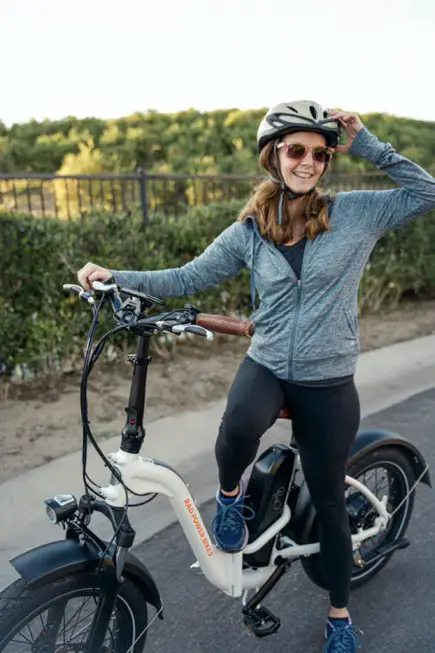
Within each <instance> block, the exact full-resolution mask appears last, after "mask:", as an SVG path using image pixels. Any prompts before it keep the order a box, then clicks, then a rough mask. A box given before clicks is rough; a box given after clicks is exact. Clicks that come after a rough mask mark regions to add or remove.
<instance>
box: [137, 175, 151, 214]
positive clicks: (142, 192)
mask: <svg viewBox="0 0 435 653" xmlns="http://www.w3.org/2000/svg"><path fill="white" fill-rule="evenodd" d="M136 176H137V181H138V185H139V197H140V205H141V209H142V216H143V222H144V224H148V203H147V190H146V185H145V180H146V176H145V173H144V171H143V168H136Z"/></svg>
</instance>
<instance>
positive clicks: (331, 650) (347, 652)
mask: <svg viewBox="0 0 435 653" xmlns="http://www.w3.org/2000/svg"><path fill="white" fill-rule="evenodd" d="M363 634H364V633H363V631H362V630H361V628H358V627H357V626H355V625H354V624H346V625H344V626H334V629H333V631H332V633H331V635H330V636H329V639H328V641H327V642H326V644H325V646H324V649H323V653H354V651H355V650H356V649H357V648H361V642H360V640H359V635H363Z"/></svg>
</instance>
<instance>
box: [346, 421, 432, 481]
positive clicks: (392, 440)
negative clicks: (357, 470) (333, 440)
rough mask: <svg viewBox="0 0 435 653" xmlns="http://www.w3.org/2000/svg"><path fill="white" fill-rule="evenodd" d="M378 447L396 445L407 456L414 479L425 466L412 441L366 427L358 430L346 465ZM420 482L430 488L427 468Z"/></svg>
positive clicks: (389, 432)
mask: <svg viewBox="0 0 435 653" xmlns="http://www.w3.org/2000/svg"><path fill="white" fill-rule="evenodd" d="M379 447H396V448H398V449H401V451H402V453H403V454H405V456H406V457H407V458H408V460H409V462H410V464H411V466H412V469H413V471H414V474H415V478H416V479H417V478H419V477H420V476H421V475H422V474H423V472H424V470H425V469H426V467H427V462H426V460H425V459H424V457H423V455H422V454H421V453H420V451H419V450H418V449H417V447H416V446H415V445H414V444H412V442H410V441H409V440H407V439H406V438H404V437H403V436H402V435H398V434H397V433H393V432H392V431H385V430H383V429H368V430H367V431H359V432H358V434H357V436H356V438H355V441H354V443H353V446H352V449H351V452H350V458H349V462H348V467H350V466H351V465H352V464H353V463H355V462H356V461H358V460H359V459H360V458H362V456H365V455H366V454H367V453H370V452H371V451H373V450H374V449H379ZM420 482H421V483H424V484H425V485H428V486H429V487H430V488H431V487H432V482H431V478H430V472H429V469H427V470H426V472H425V473H424V474H423V476H422V478H421V479H420Z"/></svg>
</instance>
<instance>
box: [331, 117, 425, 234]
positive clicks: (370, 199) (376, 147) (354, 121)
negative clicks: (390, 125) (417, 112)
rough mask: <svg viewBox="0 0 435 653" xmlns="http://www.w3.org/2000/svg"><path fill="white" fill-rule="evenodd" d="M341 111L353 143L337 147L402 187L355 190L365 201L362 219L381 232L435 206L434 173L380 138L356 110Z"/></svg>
mask: <svg viewBox="0 0 435 653" xmlns="http://www.w3.org/2000/svg"><path fill="white" fill-rule="evenodd" d="M340 115H341V116H343V122H342V125H343V127H344V129H345V131H346V133H347V135H348V137H349V143H348V144H347V145H345V146H338V147H337V151H339V152H340V151H342V152H346V151H347V152H349V153H350V154H353V155H355V156H361V157H363V158H365V159H367V160H368V161H370V163H373V164H374V165H375V166H376V167H377V168H378V169H379V170H384V171H385V172H386V173H387V174H388V176H389V177H390V178H391V179H392V180H393V181H394V182H396V183H397V184H399V185H400V188H394V189H391V190H384V191H375V190H374V191H355V192H354V193H352V194H351V195H352V196H353V197H354V198H355V201H359V202H361V220H362V221H363V222H364V226H366V228H367V230H368V231H370V232H371V233H375V234H381V233H382V232H383V231H387V230H388V229H392V228H394V227H398V226H400V225H403V224H405V223H406V222H408V221H409V220H411V219H412V218H417V217H419V216H421V215H424V214H425V213H427V212H428V211H430V210H431V209H435V178H434V177H432V176H431V175H430V174H429V173H428V172H426V171H425V170H423V168H421V167H420V166H419V165H417V164H416V163H413V162H412V161H410V160H409V159H406V158H405V157H404V156H401V155H400V154H398V153H397V152H396V150H395V149H394V148H393V147H392V145H390V143H382V142H381V141H379V140H378V138H377V137H376V136H375V135H374V134H372V133H370V132H369V131H368V130H367V128H366V127H364V125H363V124H362V123H361V121H360V120H359V117H358V116H357V115H356V114H345V113H344V112H335V113H334V117H337V116H340ZM434 137H435V134H434Z"/></svg>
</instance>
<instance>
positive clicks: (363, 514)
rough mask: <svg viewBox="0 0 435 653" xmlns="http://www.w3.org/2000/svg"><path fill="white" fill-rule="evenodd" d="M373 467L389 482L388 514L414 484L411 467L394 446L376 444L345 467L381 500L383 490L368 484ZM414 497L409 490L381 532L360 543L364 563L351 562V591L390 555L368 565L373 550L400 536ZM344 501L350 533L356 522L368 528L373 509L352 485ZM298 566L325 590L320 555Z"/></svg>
mask: <svg viewBox="0 0 435 653" xmlns="http://www.w3.org/2000/svg"><path fill="white" fill-rule="evenodd" d="M376 470H383V475H384V477H386V478H387V479H388V481H389V492H388V498H387V510H388V512H390V513H391V512H393V511H394V510H395V509H396V508H397V506H399V504H400V503H401V502H402V501H403V500H404V499H405V497H406V495H407V494H408V492H409V490H410V489H411V487H412V486H413V484H414V483H415V476H414V472H413V469H412V467H411V464H410V463H409V461H408V459H407V457H406V456H405V455H404V454H403V453H402V451H400V450H399V449H397V448H395V447H380V448H379V449H375V451H372V452H371V453H368V454H366V455H365V456H363V457H362V458H360V459H359V460H358V461H357V462H356V463H354V464H353V465H351V466H350V467H349V468H348V471H347V474H348V476H351V477H352V478H355V479H356V480H358V481H360V482H361V483H363V484H364V485H367V487H368V488H369V489H370V490H371V491H372V492H373V494H374V495H375V496H377V498H378V499H382V495H384V494H385V491H384V490H382V489H378V488H376V489H378V491H375V489H374V488H373V487H371V486H370V483H369V480H370V478H373V477H374V475H375V474H376ZM378 492H379V493H378ZM414 497H415V493H414V492H413V493H412V494H411V495H410V496H409V497H408V498H407V500H406V501H405V502H404V504H403V505H402V507H401V508H400V509H399V510H398V511H397V512H396V514H395V515H394V516H393V518H392V519H391V520H390V521H389V523H388V524H387V528H386V530H385V531H383V532H382V533H379V534H378V535H377V536H376V537H374V538H370V539H369V540H365V541H364V542H362V543H361V557H362V559H363V562H364V567H363V568H361V567H360V566H357V565H356V564H354V566H353V570H352V578H351V590H353V589H356V588H357V587H360V586H362V585H364V584H365V583H367V582H368V581H369V580H370V579H371V578H373V577H374V576H375V575H376V574H378V573H379V572H380V571H381V569H383V568H384V567H385V565H386V564H387V562H388V561H389V560H390V559H391V558H392V556H393V555H394V552H393V553H390V554H387V555H385V556H383V557H382V558H381V559H379V560H378V561H374V562H373V564H370V558H374V557H375V556H376V555H377V553H376V552H377V551H378V550H379V549H380V548H381V547H383V546H385V545H387V544H391V543H392V542H394V541H396V540H398V539H400V538H403V537H404V535H405V532H406V529H407V527H408V524H409V521H410V519H411V516H412V510H413V507H414ZM346 501H347V504H348V511H349V513H350V514H349V521H350V526H351V532H352V534H354V533H356V528H357V526H358V524H360V525H361V522H362V525H363V527H364V528H369V527H370V526H372V525H373V524H374V518H375V517H376V514H375V511H374V509H373V508H372V507H371V504H370V503H369V502H367V500H366V499H365V498H362V495H361V493H360V492H358V491H357V490H355V489H354V488H348V489H347V491H346ZM355 507H357V512H358V515H359V518H355V512H356V511H355ZM351 513H352V515H351ZM309 541H310V542H317V541H318V527H317V521H316V520H315V521H314V523H313V526H312V529H311V532H310V536H309ZM302 566H303V568H304V571H305V573H306V574H307V576H308V578H309V579H310V580H311V581H312V582H313V583H315V584H316V585H318V586H319V587H321V588H322V589H326V590H328V583H327V580H326V577H325V573H324V570H323V565H322V561H321V556H320V554H316V555H312V556H310V557H308V558H302Z"/></svg>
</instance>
